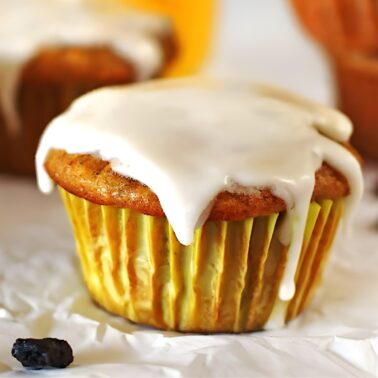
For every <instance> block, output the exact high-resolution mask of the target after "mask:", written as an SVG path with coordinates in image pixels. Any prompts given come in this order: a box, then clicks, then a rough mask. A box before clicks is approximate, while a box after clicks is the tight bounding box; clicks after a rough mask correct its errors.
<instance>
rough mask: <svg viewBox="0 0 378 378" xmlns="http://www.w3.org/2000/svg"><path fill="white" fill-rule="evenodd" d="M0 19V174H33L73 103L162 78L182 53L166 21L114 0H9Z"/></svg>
mask: <svg viewBox="0 0 378 378" xmlns="http://www.w3.org/2000/svg"><path fill="white" fill-rule="evenodd" d="M110 4H112V5H110ZM1 14H3V15H4V16H3V17H1V19H0V20H1V28H0V100H1V101H0V113H1V116H0V130H1V131H0V133H1V134H0V135H1V139H0V149H1V150H2V156H0V158H1V163H0V169H1V171H6V172H12V173H19V174H32V173H33V172H34V155H35V151H36V148H37V144H38V140H39V138H40V135H41V133H42V131H43V129H44V128H45V126H46V125H47V124H48V123H49V121H51V120H52V119H53V118H54V117H55V116H57V115H58V114H60V113H61V112H62V111H64V110H65V109H66V108H67V106H68V105H69V104H70V103H71V102H72V101H73V100H74V99H75V98H77V97H79V96H80V95H82V94H84V93H86V92H89V91H91V90H93V89H96V88H99V87H102V86H109V85H115V84H127V83H133V82H136V81H143V80H147V79H150V78H153V77H157V76H160V75H161V74H162V73H163V72H164V70H165V69H166V67H167V65H168V64H169V62H170V61H171V60H172V58H173V55H174V53H175V50H176V48H175V43H174V36H173V31H172V27H171V23H170V21H169V20H168V19H165V18H164V17H160V16H156V15H151V14H144V13H137V12H135V11H131V10H125V8H124V7H121V6H118V5H116V3H115V2H114V3H113V2H110V1H107V2H104V1H101V0H79V1H66V0H54V1H46V0H28V2H27V4H25V1H23V0H3V1H2V2H1V4H0V15H1ZM5 149H7V151H5Z"/></svg>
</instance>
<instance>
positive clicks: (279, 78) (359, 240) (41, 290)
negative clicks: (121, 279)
mask: <svg viewBox="0 0 378 378" xmlns="http://www.w3.org/2000/svg"><path fill="white" fill-rule="evenodd" d="M205 71H206V72H207V73H212V74H224V75H228V76H238V77H240V76H241V77H244V78H246V79H254V80H258V81H270V82H274V83H278V84H280V85H282V86H284V87H287V88H289V89H292V90H294V91H296V92H299V93H302V94H304V95H307V96H309V97H312V98H315V99H317V100H319V101H321V102H324V103H331V102H332V98H333V96H332V90H331V85H330V75H329V72H328V70H327V66H326V64H325V62H324V60H323V59H322V57H321V55H320V54H319V51H318V50H317V49H316V48H315V47H313V46H312V45H311V44H309V43H308V41H307V40H306V39H305V38H304V37H303V36H302V34H300V33H299V32H298V30H297V28H296V27H295V24H294V23H293V19H292V17H291V14H290V12H289V11H288V8H287V3H286V2H285V1H282V0H264V1H262V0H260V1H258V0H224V1H223V9H222V12H220V15H219V28H218V42H217V43H216V48H214V52H213V58H212V59H211V60H210V62H209V65H208V66H207V67H206V69H205ZM364 174H365V179H366V187H367V188H366V193H365V196H364V199H363V201H362V203H361V205H360V206H359V208H358V210H357V213H356V216H355V219H354V222H353V225H352V227H351V229H352V230H351V231H352V232H351V234H349V236H345V235H339V238H338V240H337V242H336V244H335V248H334V251H333V253H332V255H331V259H330V263H329V265H328V267H327V270H326V274H325V279H324V282H323V285H322V287H321V289H320V290H319V291H318V293H317V295H316V298H315V300H314V302H313V303H312V305H311V306H310V308H309V309H308V310H307V311H306V312H305V313H304V314H303V315H302V316H300V317H299V318H298V319H296V320H295V321H293V322H292V323H291V324H290V325H289V326H288V327H287V328H285V329H282V330H278V331H270V332H259V333H254V334H246V335H218V336H205V335H180V334H174V333H165V332H161V331H156V330H151V329H147V328H144V327H139V326H136V325H133V324H130V323H128V322H127V321H125V320H123V319H119V318H117V317H114V316H111V315H109V314H107V313H106V312H104V311H102V310H101V309H99V308H97V307H96V306H95V305H94V304H93V303H92V302H91V300H90V298H89V296H88V294H87V292H86V290H85V288H84V285H83V282H82V279H81V275H80V271H79V269H80V268H79V265H78V261H77V259H76V256H75V251H74V242H73V238H72V235H71V231H70V228H69V224H68V221H67V219H66V216H65V213H64V209H63V207H62V205H61V203H60V200H59V198H58V196H57V194H56V193H55V194H54V195H52V196H49V197H46V196H43V195H41V194H40V193H38V191H37V189H36V187H35V184H34V182H32V181H28V180H23V179H14V178H7V177H0V374H2V375H4V376H12V377H18V376H19V377H25V376H29V375H30V376H40V375H41V376H44V375H47V376H54V377H55V376H59V377H61V376H62V377H63V376H70V377H72V376H77V377H79V376H80V377H87V376H88V377H133V376H172V377H181V376H186V377H194V376H200V377H207V376H214V377H223V376H228V377H237V376H279V377H283V376H285V377H286V376H296V377H304V376H306V377H342V376H359V377H361V376H366V377H373V376H377V375H378V294H377V293H378V275H377V273H376V272H377V267H378V197H375V196H374V195H373V188H374V186H376V185H377V183H378V165H373V164H371V163H370V164H367V166H365V169H364ZM31 336H33V337H46V336H52V337H58V338H65V339H67V340H68V341H69V342H70V343H71V345H72V346H73V349H74V353H75V361H74V364H73V365H72V366H71V367H70V368H68V369H65V370H62V371H47V372H37V373H35V372H25V371H24V370H23V369H22V368H21V367H20V365H19V363H18V362H17V361H16V360H14V359H13V358H12V357H11V355H10V349H11V346H12V343H13V341H14V340H15V339H16V338H17V337H31Z"/></svg>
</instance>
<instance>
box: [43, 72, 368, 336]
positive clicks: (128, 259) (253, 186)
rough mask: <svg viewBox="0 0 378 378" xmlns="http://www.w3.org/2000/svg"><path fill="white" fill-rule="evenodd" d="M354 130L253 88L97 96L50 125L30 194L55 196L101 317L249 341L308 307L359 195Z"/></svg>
mask: <svg viewBox="0 0 378 378" xmlns="http://www.w3.org/2000/svg"><path fill="white" fill-rule="evenodd" d="M351 130H352V128H351V124H350V122H349V121H348V119H347V118H346V117H344V116H343V115H342V114H340V113H338V112H336V111H334V110H331V109H328V108H324V107H321V106H319V105H316V104H313V103H311V102H309V101H306V100H303V99H299V98H297V97H295V96H293V95H289V94H286V93H284V92H282V91H279V90H277V89H272V88H268V87H263V86H258V85H254V86H247V85H244V84H241V83H237V82H228V81H226V82H222V81H216V80H204V79H182V80H170V81H156V82H152V83H150V84H144V85H135V86H130V87H129V88H125V87H118V88H113V89H103V90H98V91H95V92H92V93H91V94H88V95H86V96H84V97H82V98H81V99H79V100H78V101H76V102H75V103H74V104H73V106H72V107H71V108H70V109H69V110H68V111H67V112H66V113H65V114H63V115H62V116H60V117H58V118H57V119H55V120H54V121H53V122H52V123H51V124H50V125H49V127H48V128H47V130H46V131H45V133H44V135H43V137H42V139H41V142H40V146H39V149H38V152H37V158H36V162H37V173H38V181H39V186H40V188H41V190H42V191H44V192H49V191H50V190H51V189H52V187H53V183H56V184H57V185H58V186H59V188H60V191H61V194H62V197H63V199H64V202H65V205H66V207H67V210H68V213H69V215H70V219H71V221H72V225H73V228H74V233H75V237H76V241H77V248H78V252H79V256H80V259H81V262H82V268H83V273H84V277H85V281H86V284H87V286H88V289H89V291H90V293H91V295H92V296H93V298H94V300H95V301H96V302H98V303H99V304H100V305H101V306H103V307H104V308H106V309H107V310H109V311H111V312H113V313H115V314H118V315H121V316H123V317H125V318H127V319H130V320H132V321H135V322H138V323H142V324H148V325H152V326H155V327H158V328H161V329H171V330H179V331H186V332H189V331H190V332H243V331H251V330H258V329H263V328H269V327H272V326H273V325H277V324H280V325H282V324H284V323H285V322H287V321H289V320H290V319H292V318H293V317H295V316H296V315H297V314H298V313H299V312H300V311H302V309H303V308H304V307H305V306H306V304H307V303H308V301H309V299H310V298H311V296H312V293H313V291H314V288H315V287H316V284H317V283H318V281H319V279H320V277H321V273H322V271H323V267H324V263H325V261H326V259H327V255H328V251H329V248H330V246H331V244H332V240H333V237H334V234H335V231H336V229H337V225H338V223H339V220H340V218H341V217H342V215H343V213H344V208H345V207H348V208H350V207H353V205H354V204H355V203H356V202H357V201H358V199H359V197H360V196H361V191H362V183H361V170H360V166H359V164H358V162H357V160H356V158H355V157H354V155H353V154H352V153H351V152H350V151H349V150H348V149H347V148H345V147H344V146H343V145H342V144H343V143H346V142H347V140H348V138H349V136H350V133H351Z"/></svg>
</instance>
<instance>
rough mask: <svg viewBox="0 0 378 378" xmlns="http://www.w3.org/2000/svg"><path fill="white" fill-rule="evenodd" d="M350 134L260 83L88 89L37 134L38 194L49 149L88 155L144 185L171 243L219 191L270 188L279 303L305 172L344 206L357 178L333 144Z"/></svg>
mask: <svg viewBox="0 0 378 378" xmlns="http://www.w3.org/2000/svg"><path fill="white" fill-rule="evenodd" d="M351 132H352V126H351V123H350V122H349V120H348V119H347V118H346V117H345V116H344V115H342V114H341V113H339V112H337V111H335V110H332V109H329V108H326V107H323V106H320V105H317V104H314V103H311V102H309V101H307V100H303V99H299V98H297V97H295V96H293V95H289V94H286V93H285V92H282V91H280V90H277V89H274V88H269V87H265V86H260V85H246V84H242V83H238V82H235V81H217V80H212V79H195V78H191V79H180V80H169V81H156V82H152V83H149V84H143V85H135V86H132V87H130V88H125V87H118V88H109V89H102V90H97V91H94V92H92V93H90V94H88V95H86V96H83V97H82V98H81V99H79V100H77V101H76V102H75V103H74V104H73V106H72V107H71V108H70V109H69V110H68V111H67V112H66V113H65V114H63V115H61V116H60V117H58V118H56V119H55V120H54V121H53V122H52V123H51V124H50V126H49V127H48V128H47V129H46V131H45V133H44V135H43V137H42V139H41V143H40V146H39V149H38V152H37V157H36V164H37V175H38V182H39V187H40V189H41V190H42V191H43V192H49V191H51V190H52V182H51V180H50V179H49V177H48V175H47V173H46V171H45V170H44V162H45V159H46V156H47V154H48V152H49V150H50V149H52V148H55V149H63V150H66V151H67V152H68V153H93V154H96V155H98V156H99V157H101V158H102V159H103V160H107V161H110V163H111V166H112V169H113V170H114V171H115V172H117V173H119V174H121V175H124V176H127V177H132V178H134V179H136V180H139V181H140V182H142V183H144V184H145V185H147V186H148V187H149V188H150V189H151V190H152V191H153V192H154V193H155V194H156V195H157V196H158V198H159V200H160V203H161V206H162V208H163V210H164V213H165V214H166V216H167V218H168V220H169V222H170V224H171V225H172V227H173V229H174V231H175V234H176V236H177V238H178V240H179V241H180V242H181V243H182V244H185V245H189V244H190V243H191V242H192V240H193V235H194V231H195V229H196V228H197V227H200V226H201V225H202V224H203V223H204V222H205V221H206V217H204V216H203V214H208V213H209V208H210V207H211V203H212V200H213V199H214V198H215V196H216V195H217V194H218V193H219V192H222V191H231V192H232V191H235V190H238V191H240V190H241V189H240V188H251V189H256V188H257V189H258V188H266V187H268V188H270V189H271V190H272V192H273V193H274V194H275V195H276V196H278V197H280V198H282V199H283V200H284V201H285V202H286V204H287V209H288V210H287V212H286V219H285V221H284V226H283V228H282V235H281V236H282V237H281V241H282V242H283V243H284V244H290V250H289V261H288V264H287V267H286V270H285V272H284V277H283V279H282V284H281V288H280V298H281V299H282V300H289V299H290V298H292V296H293V295H294V291H295V286H294V276H295V270H296V266H297V262H298V258H299V254H300V250H301V245H302V238H303V233H304V228H305V223H306V216H307V211H308V208H309V204H310V201H311V196H312V192H313V189H314V181H315V172H316V170H317V169H318V168H319V167H320V166H321V165H322V163H323V162H327V163H328V164H329V165H331V166H332V167H334V168H335V169H336V170H338V171H340V172H341V173H342V174H343V175H344V176H345V177H346V178H347V180H348V182H349V186H350V189H351V194H350V196H349V198H348V199H347V203H348V205H349V207H352V206H353V205H354V204H355V203H356V202H357V201H358V200H359V198H360V196H361V193H362V179H361V170H360V166H359V164H358V162H357V161H356V159H355V157H354V156H353V155H352V154H351V153H350V152H349V151H348V150H347V149H345V148H344V147H342V145H340V144H339V142H346V141H347V140H348V139H349V137H350V134H351Z"/></svg>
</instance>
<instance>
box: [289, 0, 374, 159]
mask: <svg viewBox="0 0 378 378" xmlns="http://www.w3.org/2000/svg"><path fill="white" fill-rule="evenodd" d="M291 3H292V5H293V7H294V9H295V10H296V13H297V15H298V18H299V19H300V20H301V22H302V24H303V25H304V27H305V28H306V29H307V30H308V31H309V32H310V34H311V35H312V37H313V38H314V39H316V40H317V41H318V42H320V44H321V45H322V46H323V48H324V49H325V51H326V52H327V54H328V56H329V58H330V63H331V67H332V69H333V71H334V74H335V83H336V85H337V90H338V91H337V93H338V104H339V107H340V109H341V110H342V111H343V112H344V113H345V114H346V115H348V116H349V117H350V118H351V120H352V121H353V124H354V134H353V136H352V141H353V143H354V144H355V146H356V147H357V148H358V149H359V150H360V152H361V153H362V154H363V155H365V156H366V157H370V158H373V159H377V160H378V106H377V99H378V1H377V0H291Z"/></svg>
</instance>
